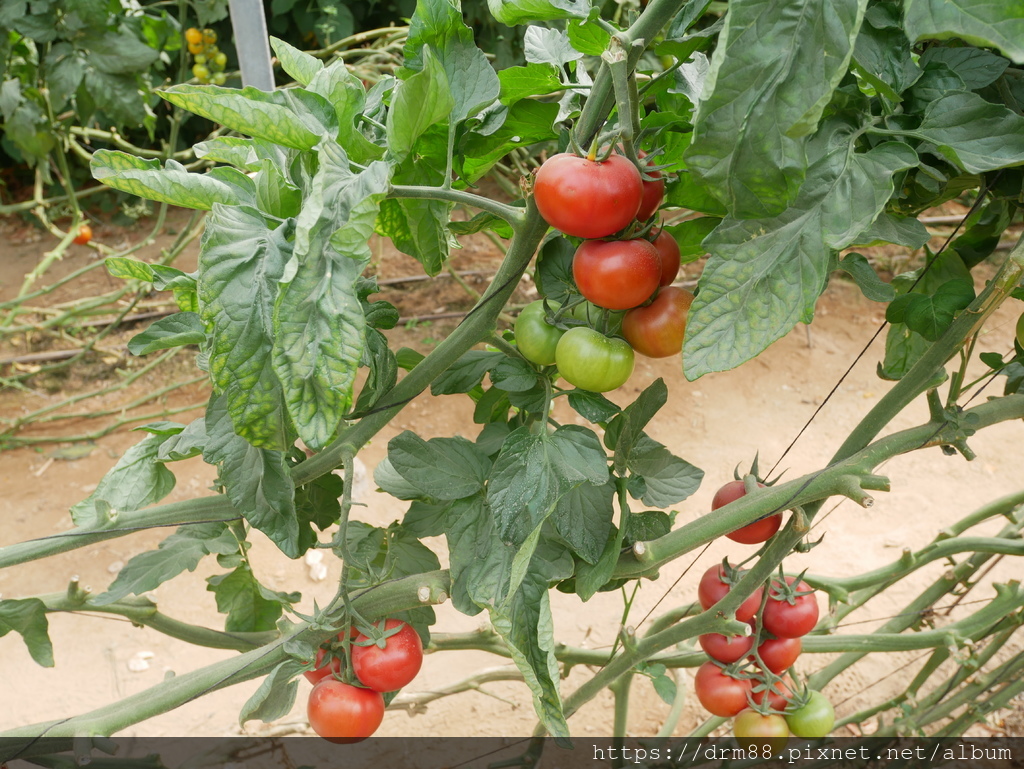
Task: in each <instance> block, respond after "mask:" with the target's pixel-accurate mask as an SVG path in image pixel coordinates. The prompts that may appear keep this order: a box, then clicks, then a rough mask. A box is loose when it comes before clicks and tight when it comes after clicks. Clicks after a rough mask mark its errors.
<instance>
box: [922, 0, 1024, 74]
mask: <svg viewBox="0 0 1024 769" xmlns="http://www.w3.org/2000/svg"><path fill="white" fill-rule="evenodd" d="M904 13H905V17H904V18H905V22H904V23H905V24H906V29H907V37H908V38H909V39H910V40H911V42H915V43H916V42H917V41H919V40H923V39H937V40H948V39H949V38H960V39H961V40H965V41H967V42H968V43H971V44H973V45H977V46H982V47H992V48H998V49H999V50H1000V51H1002V52H1003V53H1004V54H1006V55H1007V56H1008V57H1010V58H1011V59H1013V61H1015V62H1017V63H1018V64H1021V63H1024V18H1022V17H1021V15H1020V9H1019V8H1018V7H1017V6H1015V5H1014V4H1013V3H992V2H987V0H907V2H906V3H905V4H904Z"/></svg>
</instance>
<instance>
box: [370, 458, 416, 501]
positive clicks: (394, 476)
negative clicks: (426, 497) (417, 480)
mask: <svg viewBox="0 0 1024 769" xmlns="http://www.w3.org/2000/svg"><path fill="white" fill-rule="evenodd" d="M373 482H374V483H376V484H377V486H378V487H379V488H380V490H381V491H383V492H385V493H387V494H390V495H391V496H393V497H394V498H395V499H403V500H410V499H419V498H420V497H421V496H423V495H422V493H421V492H420V489H419V486H417V485H415V484H413V483H410V482H409V481H407V480H406V479H405V478H404V477H403V476H402V474H401V473H399V472H398V471H397V470H396V469H395V468H394V466H393V465H392V464H391V460H390V459H388V458H387V457H384V459H382V460H381V461H380V462H378V463H377V466H376V467H375V468H374V470H373Z"/></svg>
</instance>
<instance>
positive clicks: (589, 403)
mask: <svg viewBox="0 0 1024 769" xmlns="http://www.w3.org/2000/svg"><path fill="white" fill-rule="evenodd" d="M569 405H570V406H572V407H573V408H574V409H575V410H576V413H578V414H579V415H580V416H581V417H583V418H584V419H587V420H589V421H591V422H595V423H597V422H608V421H609V420H610V419H612V417H614V416H615V415H616V414H618V413H619V412H620V411H622V409H620V408H619V407H618V406H616V405H615V404H614V403H612V402H611V401H610V400H608V399H607V398H606V397H604V396H603V395H601V393H592V392H590V391H589V390H579V389H576V390H573V391H572V392H571V393H569Z"/></svg>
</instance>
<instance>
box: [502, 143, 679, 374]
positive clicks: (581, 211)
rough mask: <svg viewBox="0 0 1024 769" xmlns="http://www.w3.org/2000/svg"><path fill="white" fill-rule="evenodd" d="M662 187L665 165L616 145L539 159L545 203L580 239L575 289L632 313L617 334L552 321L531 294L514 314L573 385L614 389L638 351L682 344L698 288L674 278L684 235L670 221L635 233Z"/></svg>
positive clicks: (540, 353)
mask: <svg viewBox="0 0 1024 769" xmlns="http://www.w3.org/2000/svg"><path fill="white" fill-rule="evenodd" d="M639 156H640V157H641V158H642V157H644V153H642V152H641V153H639ZM645 177H646V178H645ZM664 194H665V180H664V178H662V175H661V173H660V171H658V170H657V169H646V168H645V171H644V173H643V175H642V174H641V172H640V171H639V170H638V168H637V166H636V164H634V163H633V162H632V161H630V160H629V159H628V158H626V157H624V156H623V155H619V154H616V153H614V152H612V153H610V154H609V155H608V156H607V157H606V158H604V159H600V160H598V159H596V158H588V157H580V156H578V155H573V154H570V153H560V154H558V155H554V156H552V157H551V158H549V159H548V160H547V161H545V163H544V164H543V165H542V166H541V167H540V169H539V170H538V172H537V176H536V179H535V180H534V184H533V196H534V200H535V201H536V204H537V208H538V210H539V211H540V213H541V215H542V216H543V217H544V219H545V221H547V222H548V224H550V225H552V226H553V227H555V228H556V229H558V230H560V231H561V232H563V233H564V234H566V235H569V236H572V237H576V238H582V239H583V241H582V242H581V243H580V244H579V246H578V247H577V248H576V252H575V254H574V256H573V261H572V274H573V280H574V281H575V283H576V287H577V289H578V290H579V292H580V294H581V295H582V296H583V298H584V299H586V300H587V302H588V303H589V304H590V305H591V306H593V307H595V308H599V309H600V310H602V311H611V312H618V311H625V314H624V315H622V316H621V326H620V328H619V331H618V334H621V338H620V336H619V335H618V334H617V333H616V332H614V331H611V330H610V329H608V328H605V329H604V330H605V332H606V333H601V332H600V331H597V330H595V329H594V328H592V327H590V328H584V327H573V328H569V329H568V330H566V329H565V328H562V327H559V326H555V325H552V324H550V323H548V322H547V321H546V320H545V315H546V310H545V309H544V305H543V303H542V302H534V303H533V304H532V305H530V306H529V307H527V308H526V310H524V311H523V314H522V315H520V320H519V321H518V322H517V323H516V341H517V343H518V345H519V348H520V351H521V352H522V353H523V355H524V356H525V357H526V358H527V359H528V360H531V361H533V362H534V363H537V364H539V365H542V366H550V365H556V366H557V367H558V371H559V374H561V376H562V378H563V379H565V380H566V381H567V382H569V383H570V384H572V385H574V386H576V387H579V388H581V389H584V390H591V391H594V392H607V391H609V390H614V389H615V388H617V387H620V386H621V385H623V384H624V383H625V382H626V381H627V380H628V379H629V377H630V375H631V374H632V373H633V366H634V362H635V360H634V354H633V353H634V351H636V352H638V353H640V354H641V355H646V356H648V357H651V358H664V357H669V356H671V355H675V354H676V353H678V352H679V351H680V350H681V349H682V346H683V335H684V333H685V330H686V313H687V311H688V310H689V308H690V303H691V302H692V301H693V295H692V294H691V293H690V292H689V291H686V290H685V289H682V288H676V287H674V286H672V285H671V283H672V282H673V281H674V280H675V278H676V275H677V274H678V273H679V265H680V261H681V260H680V252H679V244H678V243H677V242H676V240H675V238H673V237H672V236H671V235H670V234H669V233H668V232H666V231H665V230H660V231H658V232H657V233H655V234H654V236H653V237H652V236H650V235H648V236H646V237H645V236H643V234H642V233H643V232H644V229H640V230H639V232H637V233H636V234H632V235H631V234H630V233H631V232H633V231H635V230H637V228H638V227H642V223H646V222H648V221H649V220H651V219H652V217H653V216H654V215H655V214H656V213H657V210H658V208H659V207H660V206H661V203H662V199H663V197H664ZM646 229H649V226H647V227H646ZM623 233H625V234H623ZM616 234H623V236H622V237H618V238H616V237H612V236H614V235H616ZM524 316H525V317H524ZM577 320H581V318H579V317H577Z"/></svg>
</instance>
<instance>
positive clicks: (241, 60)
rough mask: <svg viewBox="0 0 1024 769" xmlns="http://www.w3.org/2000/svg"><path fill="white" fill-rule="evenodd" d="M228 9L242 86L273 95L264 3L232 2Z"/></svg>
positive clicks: (258, 1)
mask: <svg viewBox="0 0 1024 769" xmlns="http://www.w3.org/2000/svg"><path fill="white" fill-rule="evenodd" d="M228 5H229V6H230V8H231V27H232V29H233V30H234V34H235V45H236V48H237V51H238V65H239V67H240V68H241V70H242V85H243V86H249V85H251V86H253V87H254V88H259V89H260V90H261V91H273V90H274V70H273V68H272V67H271V65H270V42H269V38H268V35H267V19H266V17H265V16H264V13H263V2H262V0H229V1H228Z"/></svg>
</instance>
